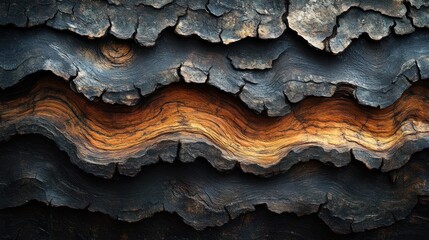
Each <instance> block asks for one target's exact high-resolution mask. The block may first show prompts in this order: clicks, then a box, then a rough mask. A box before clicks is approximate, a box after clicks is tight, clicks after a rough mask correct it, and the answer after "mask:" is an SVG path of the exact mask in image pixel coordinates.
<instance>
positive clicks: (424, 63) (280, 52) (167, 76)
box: [0, 28, 429, 116]
mask: <svg viewBox="0 0 429 240" xmlns="http://www.w3.org/2000/svg"><path fill="white" fill-rule="evenodd" d="M338 31H339V34H340V32H342V30H341V29H339V30H338ZM0 34H1V35H2V36H4V37H3V38H2V39H0V50H1V51H0V79H1V80H0V87H1V88H7V87H11V86H13V85H15V84H16V83H18V82H19V81H21V80H22V79H23V78H24V77H25V76H27V75H29V74H31V73H34V72H38V71H41V70H47V71H51V72H53V73H54V74H55V75H57V76H60V77H62V78H63V79H65V80H69V81H70V82H71V83H72V85H73V87H74V89H75V90H76V91H78V92H81V93H83V94H84V95H85V96H86V97H87V98H88V99H90V100H94V99H97V98H102V100H103V101H105V102H107V103H119V104H125V105H135V104H137V103H138V102H139V100H140V99H141V96H146V95H148V94H150V93H152V92H154V91H155V90H156V89H157V88H159V87H161V86H164V85H168V84H171V83H173V82H178V81H181V80H183V81H185V82H194V83H207V84H209V85H212V86H215V87H217V88H218V89H221V90H223V91H225V92H228V93H232V94H235V95H238V97H239V98H240V99H241V100H242V101H243V102H244V103H246V105H247V106H248V107H249V108H251V109H252V110H254V111H256V112H258V113H261V112H263V111H266V113H267V114H268V115H269V116H281V115H285V114H287V113H289V112H290V111H291V104H293V103H297V102H299V101H301V100H302V99H304V98H305V97H307V96H324V97H330V96H332V95H333V94H334V92H335V90H336V89H337V88H338V87H340V86H341V85H344V84H348V85H351V86H352V87H354V89H353V90H352V91H353V95H354V97H355V98H356V99H357V101H358V102H359V103H361V104H364V105H369V106H373V107H381V108H386V107H388V106H390V105H391V104H393V102H395V101H396V100H397V99H398V98H399V97H400V96H401V94H402V93H403V92H404V91H405V90H406V89H407V88H408V87H409V86H411V84H412V83H413V82H416V81H418V80H419V79H426V78H429V60H428V59H429V57H428V56H429V47H428V45H427V44H426V43H427V42H428V41H429V32H426V31H417V32H415V33H414V34H411V35H408V36H402V37H394V36H390V37H388V38H386V39H384V40H381V41H380V42H378V43H375V42H373V41H370V40H366V39H359V40H358V42H357V43H356V44H355V45H353V46H351V47H349V48H348V49H347V51H345V52H344V53H343V54H342V55H341V56H331V55H327V54H324V53H320V52H318V51H315V50H312V49H309V48H308V47H307V46H306V45H305V44H303V43H302V42H300V41H299V39H297V38H296V37H294V36H289V35H285V36H283V37H281V39H278V40H269V41H268V40H264V41H262V40H259V41H257V40H243V41H241V42H239V43H235V44H232V45H228V46H222V45H216V46H211V45H210V46H208V45H207V44H206V43H204V42H201V41H196V40H195V39H182V38H177V37H176V36H174V35H171V34H170V35H168V34H166V35H165V36H164V37H162V38H161V39H160V40H159V42H158V44H157V45H156V46H155V47H153V48H142V47H139V46H137V45H136V44H133V43H130V42H128V41H121V40H118V39H114V38H105V39H102V40H86V39H82V38H80V37H77V36H75V35H70V34H67V33H63V32H58V31H52V30H48V29H45V28H40V29H32V30H27V31H20V30H14V29H3V30H1V31H0ZM10 56H13V57H10ZM116 61H122V62H116ZM261 69H264V70H261Z"/></svg>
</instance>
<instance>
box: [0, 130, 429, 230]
mask: <svg viewBox="0 0 429 240" xmlns="http://www.w3.org/2000/svg"><path fill="white" fill-rule="evenodd" d="M16 153H19V154H16ZM427 156H428V152H427V151H426V152H422V153H420V154H418V155H416V156H415V158H414V160H413V161H411V162H410V163H408V164H407V165H406V166H405V167H404V168H401V169H400V170H397V171H396V172H393V173H391V174H386V173H380V172H376V171H373V172H370V171H368V170H367V169H365V167H363V166H362V165H360V164H357V163H354V164H351V165H350V166H347V167H343V168H336V167H333V166H327V165H323V164H321V163H317V162H310V163H306V164H300V165H297V166H295V167H293V168H292V169H290V170H289V171H288V172H286V173H284V174H281V175H278V176H275V177H271V178H267V179H261V178H258V177H256V176H252V175H247V174H244V173H241V172H240V171H231V172H228V173H219V172H217V171H216V170H214V169H213V168H212V167H210V166H208V164H205V163H204V162H201V161H199V162H196V163H189V164H183V163H168V164H166V163H164V164H156V165H153V166H149V167H145V168H144V169H143V171H142V172H141V173H140V174H139V175H137V176H135V177H133V178H128V177H121V176H117V177H116V178H115V179H113V180H106V179H98V178H95V177H94V176H91V175H88V174H85V173H83V172H82V171H81V170H79V169H77V168H76V167H74V166H72V165H71V164H70V162H69V160H68V158H67V155H66V154H65V153H62V152H60V151H58V150H56V147H55V146H54V144H53V143H52V142H49V141H47V140H45V139H43V138H40V137H37V136H21V137H16V138H14V139H12V140H11V141H9V142H8V143H5V144H2V145H1V146H0V161H1V163H2V166H4V167H3V168H1V169H0V192H1V195H2V198H1V199H0V209H3V208H8V207H15V206H20V205H22V204H24V203H26V202H28V201H29V200H33V199H34V200H37V201H41V202H44V203H46V204H50V205H52V206H67V207H70V208H74V209H86V210H89V211H91V212H94V211H97V212H102V213H106V214H108V215H110V216H112V217H113V218H117V219H121V220H123V221H129V222H134V221H138V220H141V219H144V218H148V217H151V216H152V215H153V214H154V213H156V212H162V211H167V212H176V213H177V214H178V215H179V216H181V217H182V218H183V221H184V222H185V223H186V224H188V225H191V226H193V227H194V228H196V229H202V228H205V227H207V226H220V225H223V224H225V223H226V222H228V221H229V220H230V219H231V218H232V219H234V218H236V217H237V216H239V215H240V214H242V213H245V212H249V211H254V209H255V205H260V204H266V206H267V208H268V209H269V210H270V211H272V212H276V213H282V212H292V213H295V214H297V215H299V216H301V215H306V214H311V213H318V216H319V217H320V218H321V219H322V220H323V221H324V222H325V223H327V225H328V226H329V227H330V228H331V229H332V230H333V231H335V232H341V233H348V232H350V231H354V232H360V231H364V230H367V229H373V228H377V227H381V226H388V225H391V224H393V223H395V222H396V221H398V220H401V219H404V218H405V217H406V216H407V215H408V214H409V213H410V211H411V209H412V208H413V207H414V206H415V204H416V203H417V196H427V195H428V193H429V191H428V189H429V187H428V186H427V182H428V181H427V178H428V176H429V175H428V172H429V162H428V161H427V160H426V158H427ZM389 175H390V176H389ZM375 196H377V197H375Z"/></svg>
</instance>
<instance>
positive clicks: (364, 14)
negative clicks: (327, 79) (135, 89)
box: [0, 0, 429, 54]
mask: <svg viewBox="0 0 429 240" xmlns="http://www.w3.org/2000/svg"><path fill="white" fill-rule="evenodd" d="M428 5H429V4H428V3H427V2H426V1H418V0H417V1H416V0H410V1H406V2H404V1H402V0H388V1H381V2H380V1H371V0H321V1H313V0H290V1H284V0H269V1H264V0H254V1H241V0H175V1H174V0H163V1H152V0H147V1H143V0H133V1H122V0H111V1H103V0H96V1H89V0H64V1H55V0H37V1H32V2H31V3H28V2H27V1H25V0H7V1H3V3H2V4H0V25H7V24H12V25H15V26H18V27H31V26H36V25H47V26H50V27H52V28H55V29H61V30H68V31H72V32H74V33H77V34H79V35H82V36H87V37H89V38H99V37H102V36H105V35H106V34H107V33H111V34H113V35H114V36H116V37H118V38H120V39H135V40H136V41H137V42H138V43H139V44H141V45H143V46H153V45H155V42H156V40H157V38H158V36H159V35H160V33H161V32H162V31H163V30H164V29H166V28H168V27H173V28H174V29H175V32H176V33H177V34H179V35H183V36H189V35H197V36H198V37H200V38H201V39H204V40H207V41H209V42H212V43H223V44H230V43H233V42H237V41H239V40H242V39H244V38H248V37H252V38H260V39H276V38H279V37H280V36H281V35H282V34H283V32H284V31H285V30H286V28H287V26H289V28H290V29H292V30H294V31H296V32H297V33H298V35H300V36H301V37H302V38H304V39H305V40H306V41H307V42H308V43H309V44H310V45H312V46H314V47H316V48H318V49H324V50H326V51H330V52H332V53H334V54H337V53H340V52H342V51H344V50H345V49H346V48H347V47H348V45H349V44H350V43H351V40H352V39H354V38H358V37H359V36H360V35H361V34H362V33H368V34H369V36H370V37H371V38H372V39H374V40H379V39H381V38H383V37H386V36H387V35H389V34H390V33H391V32H392V31H391V29H392V28H393V29H394V33H395V34H399V35H402V34H409V33H411V32H413V30H412V29H414V26H415V27H419V28H422V27H428V26H429V18H428V17H427V16H428V14H427V13H428ZM368 11H369V13H368ZM344 26H346V27H345V28H344ZM337 29H342V30H344V31H343V32H342V33H341V34H337ZM376 29H379V30H381V32H377V31H375V30H376Z"/></svg>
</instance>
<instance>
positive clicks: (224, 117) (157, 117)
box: [0, 77, 429, 178]
mask: <svg viewBox="0 0 429 240" xmlns="http://www.w3.org/2000/svg"><path fill="white" fill-rule="evenodd" d="M36 79H37V78H36ZM31 80H32V79H29V80H28V81H29V82H30V81H31ZM33 82H34V84H28V86H27V88H30V89H29V90H25V88H26V87H25V85H21V86H17V87H16V90H15V91H13V90H9V91H7V92H6V93H4V94H3V96H2V97H1V98H0V118H1V119H2V122H1V123H0V134H1V138H0V139H1V140H6V139H8V138H9V137H10V136H13V135H15V134H26V133H39V134H43V135H45V136H46V137H48V138H51V139H53V140H54V141H55V142H56V143H57V144H58V146H59V147H60V148H61V149H64V150H65V151H66V152H67V153H68V154H69V155H70V157H71V159H72V161H73V162H74V163H75V164H76V165H78V166H79V167H81V168H82V169H84V170H85V171H87V172H90V173H93V174H95V175H98V176H103V177H107V178H109V177H111V176H112V174H113V172H114V171H115V167H118V168H119V172H120V173H122V174H126V175H130V176H133V175H135V174H136V173H137V172H139V171H140V167H141V166H143V165H148V164H152V163H154V162H157V161H158V160H159V159H162V160H163V161H166V162H171V161H173V160H174V159H175V158H176V157H179V158H180V160H181V161H183V162H189V161H193V160H194V159H195V158H197V157H199V156H201V157H205V158H206V159H208V160H209V161H210V163H211V164H212V165H213V166H215V167H216V168H218V169H231V168H233V167H234V166H235V164H236V163H237V162H238V163H240V165H241V168H242V169H244V170H245V171H250V172H253V173H257V174H267V173H268V174H270V173H273V172H277V171H285V170H287V169H289V168H290V167H291V166H292V165H294V164H296V163H297V162H300V161H308V160H310V159H317V160H320V161H322V162H331V163H333V164H335V165H336V166H344V165H347V164H348V163H349V162H350V152H353V154H354V156H355V158H356V159H358V160H360V161H362V162H364V163H365V164H366V165H367V166H368V168H376V169H379V168H381V169H382V170H383V171H390V170H392V169H396V168H398V167H401V166H403V165H404V164H405V163H406V162H407V161H408V159H409V157H410V155H411V154H412V153H414V152H416V151H420V150H422V149H423V148H425V147H428V144H429V142H428V139H429V123H428V121H429V120H428V119H429V112H428V111H427V110H426V109H427V108H428V107H429V100H428V97H427V96H428V95H429V87H428V86H426V85H427V84H424V85H422V84H416V85H415V86H413V87H412V88H410V89H409V90H407V91H406V93H405V94H404V95H403V96H402V98H401V99H399V100H398V102H397V103H396V104H394V105H392V106H391V107H389V108H386V109H383V110H379V109H373V108H368V107H362V106H359V105H358V104H356V103H354V102H353V100H350V99H348V98H343V97H332V98H325V99H321V98H310V99H306V100H304V101H302V102H300V104H298V105H297V106H296V108H295V109H294V111H293V113H291V114H289V115H287V116H284V117H281V118H268V117H264V116H257V115H255V114H254V113H252V112H249V111H248V110H247V109H246V108H245V107H243V106H242V105H241V104H240V103H239V102H237V101H236V99H234V98H232V97H229V96H228V95H226V94H221V93H220V92H219V91H217V90H215V89H213V88H203V87H201V86H198V85H188V84H176V85H172V86H170V87H167V88H165V89H163V90H161V91H158V92H157V94H155V95H153V96H151V97H150V98H148V99H146V100H145V103H142V104H139V105H137V106H133V107H128V108H126V107H123V106H112V105H108V104H104V103H93V102H89V101H88V100H86V99H84V98H82V97H81V96H79V95H78V94H76V93H74V92H72V91H71V90H70V89H69V88H68V87H67V86H66V84H65V83H64V82H62V81H58V80H56V79H52V78H49V77H47V78H44V79H41V80H36V81H33ZM30 83H31V82H30ZM31 85H34V86H33V87H31Z"/></svg>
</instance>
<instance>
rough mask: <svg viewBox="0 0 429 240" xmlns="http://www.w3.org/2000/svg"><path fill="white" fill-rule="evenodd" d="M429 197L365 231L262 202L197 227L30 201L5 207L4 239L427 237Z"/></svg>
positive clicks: (158, 217) (164, 216) (0, 226)
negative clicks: (338, 228)
mask: <svg viewBox="0 0 429 240" xmlns="http://www.w3.org/2000/svg"><path fill="white" fill-rule="evenodd" d="M427 204H428V203H427V201H424V200H423V201H422V202H421V203H419V204H418V205H417V206H416V207H415V208H414V209H413V211H412V212H411V214H410V215H409V216H408V217H407V218H406V219H404V220H401V221H398V222H397V223H395V224H393V225H391V226H389V227H385V228H379V229H374V230H370V231H366V232H361V233H352V234H347V235H342V234H341V235H340V234H336V233H333V232H332V231H330V229H329V228H328V227H327V226H326V225H325V224H324V223H323V222H322V221H321V220H320V219H318V218H317V216H315V215H314V214H311V215H307V216H302V217H297V216H295V215H294V214H288V213H282V214H276V213H272V212H269V211H267V210H266V208H264V207H262V206H258V207H257V208H256V211H255V212H251V213H246V214H243V215H240V216H239V217H237V218H236V219H233V220H231V221H230V222H228V223H227V224H225V225H223V226H221V227H209V228H206V229H204V230H203V231H197V230H195V229H194V228H192V227H189V226H187V225H186V224H184V223H183V221H182V220H181V218H180V217H179V216H177V215H176V214H169V213H165V212H164V213H157V214H155V215H154V216H153V217H152V218H149V219H146V220H142V221H139V222H136V223H125V222H122V221H118V220H113V219H112V218H110V217H108V216H105V215H103V214H100V213H90V212H87V211H84V210H75V209H70V208H66V207H52V206H51V207H48V206H46V205H44V204H41V203H36V202H30V203H28V204H25V205H23V206H20V207H16V208H8V209H3V210H0V232H2V233H4V235H3V236H2V239H14V240H15V239H35V238H37V239H56V238H61V239H243V240H244V239H296V240H298V239H302V240H307V239H315V240H316V239H317V240H322V239H326V240H327V239H331V240H335V239H338V240H340V239H344V240H346V239H395V240H403V239H425V238H426V237H427V235H428V234H429V221H428V217H429V215H428V213H429V207H428V205H427Z"/></svg>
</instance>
